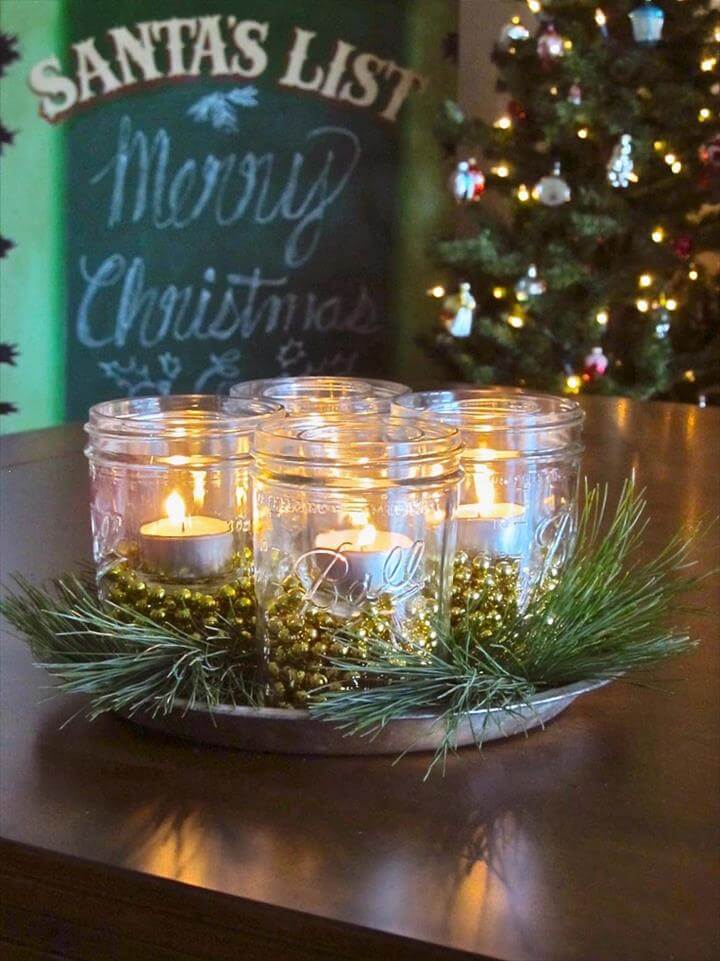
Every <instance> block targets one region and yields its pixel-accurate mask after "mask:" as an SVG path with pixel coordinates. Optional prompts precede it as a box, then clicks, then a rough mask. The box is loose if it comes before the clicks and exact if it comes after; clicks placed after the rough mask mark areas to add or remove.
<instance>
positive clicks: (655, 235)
mask: <svg viewBox="0 0 720 961" xmlns="http://www.w3.org/2000/svg"><path fill="white" fill-rule="evenodd" d="M650 237H651V239H652V241H653V243H656V244H661V243H662V242H663V240H665V228H664V227H662V226H661V225H658V226H657V227H655V228H654V230H653V232H652V233H651V234H650Z"/></svg>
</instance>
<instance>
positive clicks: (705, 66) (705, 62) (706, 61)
mask: <svg viewBox="0 0 720 961" xmlns="http://www.w3.org/2000/svg"><path fill="white" fill-rule="evenodd" d="M716 66H717V57H703V59H702V60H701V61H700V69H701V70H702V72H703V73H712V71H713V70H714V69H715V67H716Z"/></svg>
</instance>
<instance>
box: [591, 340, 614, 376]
mask: <svg viewBox="0 0 720 961" xmlns="http://www.w3.org/2000/svg"><path fill="white" fill-rule="evenodd" d="M609 363H610V361H609V360H608V359H607V357H606V356H605V354H604V353H603V349H602V347H593V349H592V350H591V351H590V353H589V354H588V355H587V357H586V358H585V374H586V376H587V377H588V378H589V379H590V380H595V379H596V378H598V377H602V376H603V375H604V374H605V372H606V371H607V369H608V364H609Z"/></svg>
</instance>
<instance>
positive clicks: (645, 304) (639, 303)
mask: <svg viewBox="0 0 720 961" xmlns="http://www.w3.org/2000/svg"><path fill="white" fill-rule="evenodd" d="M635 306H636V307H637V309H638V310H639V311H640V313H641V314H646V313H647V312H648V311H649V310H650V301H649V300H646V299H645V298H644V297H638V299H637V300H636V301H635Z"/></svg>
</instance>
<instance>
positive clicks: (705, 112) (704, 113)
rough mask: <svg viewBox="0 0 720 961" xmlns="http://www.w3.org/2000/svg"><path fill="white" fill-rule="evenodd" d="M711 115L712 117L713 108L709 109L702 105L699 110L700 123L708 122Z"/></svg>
mask: <svg viewBox="0 0 720 961" xmlns="http://www.w3.org/2000/svg"><path fill="white" fill-rule="evenodd" d="M711 117H712V110H709V109H708V108H707V107H702V108H701V109H700V110H699V111H698V120H699V121H700V123H706V122H707V121H708V120H710V118H711Z"/></svg>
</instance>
